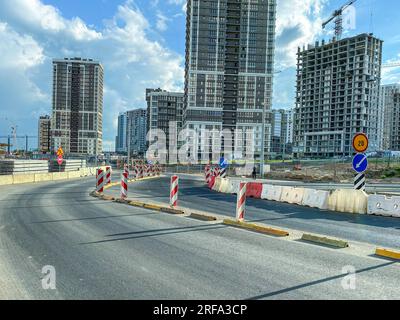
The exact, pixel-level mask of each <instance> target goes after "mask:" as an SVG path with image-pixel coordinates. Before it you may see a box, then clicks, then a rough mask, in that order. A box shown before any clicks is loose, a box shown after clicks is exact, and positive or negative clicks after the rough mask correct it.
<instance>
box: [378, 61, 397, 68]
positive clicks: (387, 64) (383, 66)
mask: <svg viewBox="0 0 400 320" xmlns="http://www.w3.org/2000/svg"><path fill="white" fill-rule="evenodd" d="M397 67H400V61H394V62H389V63H385V64H383V65H382V68H386V69H387V68H397Z"/></svg>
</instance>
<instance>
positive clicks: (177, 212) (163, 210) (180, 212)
mask: <svg viewBox="0 0 400 320" xmlns="http://www.w3.org/2000/svg"><path fill="white" fill-rule="evenodd" d="M161 211H162V212H166V213H170V214H185V212H184V211H182V210H177V209H172V208H168V207H161Z"/></svg>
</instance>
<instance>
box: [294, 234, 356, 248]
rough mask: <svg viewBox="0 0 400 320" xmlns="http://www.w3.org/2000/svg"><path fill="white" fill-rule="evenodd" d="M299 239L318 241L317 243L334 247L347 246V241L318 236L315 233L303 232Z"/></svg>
mask: <svg viewBox="0 0 400 320" xmlns="http://www.w3.org/2000/svg"><path fill="white" fill-rule="evenodd" d="M301 240H304V241H308V242H314V243H318V244H325V245H328V246H331V247H336V248H347V247H348V246H349V243H348V242H347V241H343V240H337V239H331V238H326V237H320V236H315V235H312V234H307V233H304V234H303V236H302V237H301Z"/></svg>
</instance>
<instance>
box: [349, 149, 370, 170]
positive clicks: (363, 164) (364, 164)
mask: <svg viewBox="0 0 400 320" xmlns="http://www.w3.org/2000/svg"><path fill="white" fill-rule="evenodd" d="M367 168H368V158H367V156H366V155H365V154H363V153H357V154H356V155H355V157H354V159H353V169H354V170H355V171H357V172H358V173H362V172H365V171H366V170H367Z"/></svg>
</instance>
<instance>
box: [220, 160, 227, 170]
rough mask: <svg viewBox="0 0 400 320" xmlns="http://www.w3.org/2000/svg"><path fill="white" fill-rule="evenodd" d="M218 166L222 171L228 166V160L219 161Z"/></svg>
mask: <svg viewBox="0 0 400 320" xmlns="http://www.w3.org/2000/svg"><path fill="white" fill-rule="evenodd" d="M219 166H220V167H221V168H223V169H224V168H226V167H227V166H228V159H225V158H221V159H219Z"/></svg>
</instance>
